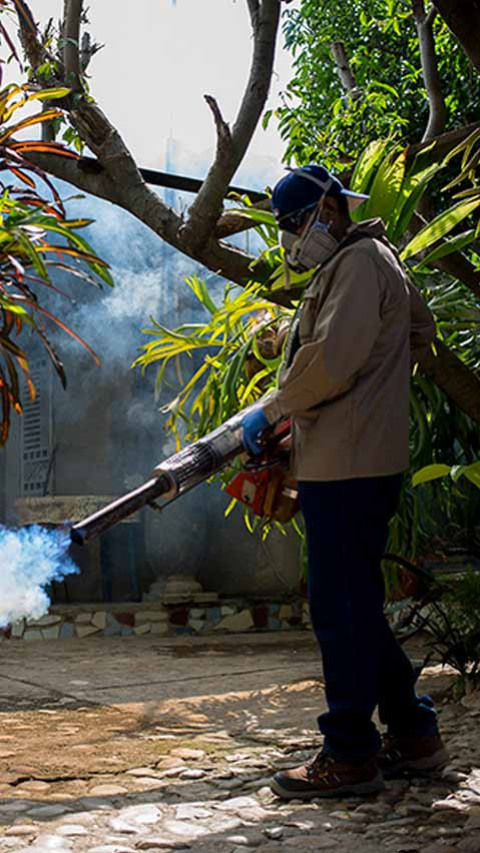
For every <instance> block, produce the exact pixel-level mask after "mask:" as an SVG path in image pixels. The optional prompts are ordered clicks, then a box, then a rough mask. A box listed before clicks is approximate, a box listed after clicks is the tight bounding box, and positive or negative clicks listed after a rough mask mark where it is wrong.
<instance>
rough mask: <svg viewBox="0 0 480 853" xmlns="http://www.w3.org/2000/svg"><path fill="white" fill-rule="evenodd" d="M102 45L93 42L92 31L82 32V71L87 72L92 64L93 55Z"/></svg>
mask: <svg viewBox="0 0 480 853" xmlns="http://www.w3.org/2000/svg"><path fill="white" fill-rule="evenodd" d="M102 47H103V45H101V44H96V43H95V42H92V38H91V36H90V33H87V32H84V33H83V34H82V43H81V48H80V71H81V72H82V74H84V73H85V71H86V70H87V68H88V66H89V65H90V60H91V58H92V56H95V54H96V53H98V51H99V50H101V49H102Z"/></svg>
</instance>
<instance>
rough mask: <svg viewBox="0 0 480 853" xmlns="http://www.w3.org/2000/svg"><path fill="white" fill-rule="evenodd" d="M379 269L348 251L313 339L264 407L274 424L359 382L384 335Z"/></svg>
mask: <svg viewBox="0 0 480 853" xmlns="http://www.w3.org/2000/svg"><path fill="white" fill-rule="evenodd" d="M380 276H381V273H380V270H379V268H378V267H377V265H376V263H375V261H374V260H373V258H372V257H371V256H370V255H369V254H368V252H365V251H358V250H357V251H355V252H349V253H348V254H346V255H345V256H344V257H343V258H342V259H341V260H340V262H339V264H338V267H337V269H336V271H335V280H334V283H333V286H332V288H331V290H330V293H329V294H328V296H327V298H326V300H325V302H323V304H322V306H321V309H320V311H319V313H318V316H317V319H316V323H315V328H314V333H313V339H312V341H311V342H310V343H307V344H304V345H303V346H301V347H300V348H299V350H298V351H297V353H296V355H295V358H294V360H293V363H292V366H291V367H290V368H289V369H288V370H287V372H286V373H285V374H284V376H283V378H282V381H281V387H280V389H279V390H278V391H275V392H273V394H272V395H270V396H268V397H267V398H266V400H265V401H264V403H263V410H264V412H265V415H266V416H267V418H268V420H269V421H270V423H275V422H276V421H278V420H280V418H282V417H286V416H289V415H295V414H301V413H302V412H305V411H306V410H307V409H310V408H312V407H313V406H316V405H318V404H320V403H323V402H326V401H328V400H331V399H333V398H335V397H338V396H339V395H340V394H343V393H344V392H345V391H347V390H348V389H349V388H350V387H351V385H353V383H354V382H355V378H356V376H357V374H358V372H359V371H360V370H361V368H362V367H363V365H364V364H365V362H366V361H367V359H368V356H369V354H370V351H371V349H372V347H373V345H374V343H375V340H376V338H377V336H378V334H379V331H380V326H381V319H380V302H381V282H380Z"/></svg>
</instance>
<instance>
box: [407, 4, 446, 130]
mask: <svg viewBox="0 0 480 853" xmlns="http://www.w3.org/2000/svg"><path fill="white" fill-rule="evenodd" d="M412 12H413V17H414V19H415V25H416V27H417V34H418V43H419V45H420V60H421V63H422V74H423V81H424V83H425V89H426V90H427V98H428V105H429V116H428V123H427V127H426V129H425V133H424V134H423V139H422V142H426V141H427V140H430V139H432V137H434V136H438V135H439V134H440V133H441V132H442V130H443V129H444V127H445V122H446V120H447V108H446V106H445V100H444V97H443V92H442V82H441V80H440V74H439V71H438V63H437V56H436V53H435V36H434V34H433V21H434V18H435V14H433V15H432V14H431V13H430V12H429V13H428V15H427V14H426V12H425V3H424V0H412Z"/></svg>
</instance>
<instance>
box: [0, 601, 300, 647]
mask: <svg viewBox="0 0 480 853" xmlns="http://www.w3.org/2000/svg"><path fill="white" fill-rule="evenodd" d="M195 598H197V596H195ZM202 599H203V600H202V601H195V600H193V601H190V602H189V603H187V602H185V601H179V602H177V603H173V602H171V601H170V602H169V603H168V604H164V603H163V602H158V604H157V603H153V602H148V603H145V604H129V603H121V604H75V605H68V604H60V605H53V606H52V607H51V608H50V611H49V613H48V614H47V615H46V616H42V617H41V619H35V620H29V621H27V620H25V619H24V620H22V621H21V622H16V623H15V624H14V625H10V626H8V627H7V628H4V629H2V630H0V641H1V640H23V641H25V642H30V641H35V640H70V639H83V638H84V637H89V636H94V635H96V636H101V637H115V636H120V637H130V636H142V635H144V634H150V635H152V634H153V635H156V636H163V637H172V636H177V635H180V634H183V635H185V634H187V635H188V634H189V635H192V636H194V635H197V634H198V635H205V634H211V633H244V632H246V631H249V632H254V631H288V630H291V629H295V630H299V629H300V628H309V627H310V614H309V611H308V604H307V603H306V602H305V601H304V600H303V599H302V598H301V597H300V596H298V597H294V598H291V599H289V600H284V601H276V602H271V601H265V600H264V599H261V600H255V601H252V600H251V599H250V600H246V599H229V600H225V601H218V602H216V603H215V602H214V603H210V604H207V603H206V602H205V594H203V596H202Z"/></svg>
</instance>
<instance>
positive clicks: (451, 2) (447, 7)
mask: <svg viewBox="0 0 480 853" xmlns="http://www.w3.org/2000/svg"><path fill="white" fill-rule="evenodd" d="M433 5H434V6H435V8H436V9H437V10H438V11H439V12H440V14H441V16H442V18H443V20H444V21H445V23H446V24H447V26H448V28H449V29H450V30H451V31H452V33H453V34H454V35H455V36H456V37H457V39H458V41H459V42H460V44H461V46H462V47H463V49H464V51H465V53H466V54H467V56H468V57H469V59H470V61H471V62H472V64H473V65H474V66H475V67H476V68H477V69H478V70H479V71H480V0H434V3H433Z"/></svg>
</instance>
